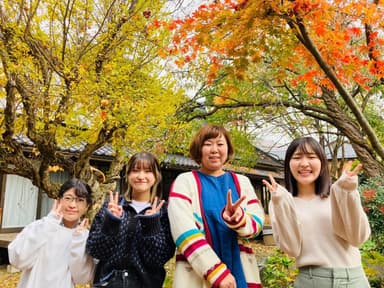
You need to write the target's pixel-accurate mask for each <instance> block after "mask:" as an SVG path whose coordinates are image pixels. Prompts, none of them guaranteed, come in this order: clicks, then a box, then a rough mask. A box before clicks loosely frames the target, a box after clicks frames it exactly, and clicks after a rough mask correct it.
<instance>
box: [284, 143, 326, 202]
mask: <svg viewBox="0 0 384 288" xmlns="http://www.w3.org/2000/svg"><path fill="white" fill-rule="evenodd" d="M309 148H311V149H312V150H313V152H314V153H315V154H316V155H317V157H319V159H320V162H321V170H320V174H319V177H318V178H317V179H316V181H315V193H316V195H320V197H321V198H326V197H328V195H329V192H330V186H331V178H330V175H329V169H328V161H327V157H326V156H325V152H324V149H323V147H321V146H320V144H319V142H317V141H316V140H315V139H314V138H312V137H301V138H297V139H295V140H293V141H292V142H291V144H289V146H288V149H287V152H286V153H285V160H284V177H285V187H286V188H287V190H288V191H289V192H291V193H292V195H293V196H297V195H298V193H299V191H298V189H297V181H296V179H295V178H294V177H293V175H292V172H291V169H290V167H289V162H290V161H291V158H292V155H293V154H294V153H295V151H296V150H298V151H300V152H301V153H303V154H309Z"/></svg>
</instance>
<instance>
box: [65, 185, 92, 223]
mask: <svg viewBox="0 0 384 288" xmlns="http://www.w3.org/2000/svg"><path fill="white" fill-rule="evenodd" d="M60 204H61V212H62V213H63V223H64V225H65V226H66V227H74V226H75V225H76V224H77V223H78V221H79V219H80V218H81V217H82V216H83V215H84V214H85V212H87V209H88V203H87V199H86V198H84V197H77V196H76V193H75V188H71V189H69V190H67V191H66V192H64V194H63V197H62V198H61V199H60Z"/></svg>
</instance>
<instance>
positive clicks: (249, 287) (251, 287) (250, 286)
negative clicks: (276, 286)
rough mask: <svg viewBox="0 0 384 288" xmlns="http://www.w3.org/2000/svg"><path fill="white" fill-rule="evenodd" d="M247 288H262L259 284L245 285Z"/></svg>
mask: <svg viewBox="0 0 384 288" xmlns="http://www.w3.org/2000/svg"><path fill="white" fill-rule="evenodd" d="M247 286H248V288H263V285H261V284H260V283H247Z"/></svg>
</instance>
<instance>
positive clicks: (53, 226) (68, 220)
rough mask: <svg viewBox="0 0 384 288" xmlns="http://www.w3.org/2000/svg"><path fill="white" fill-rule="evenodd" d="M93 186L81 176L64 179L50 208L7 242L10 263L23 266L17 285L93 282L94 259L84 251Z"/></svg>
mask: <svg viewBox="0 0 384 288" xmlns="http://www.w3.org/2000/svg"><path fill="white" fill-rule="evenodd" d="M91 197H92V190H91V188H90V187H89V185H88V184H87V183H85V182H84V181H82V180H79V179H71V180H68V181H67V182H65V183H64V184H63V185H62V186H61V188H60V190H59V193H58V199H56V200H55V202H54V204H53V207H52V210H51V212H50V213H49V214H48V215H47V216H46V217H44V218H42V219H39V220H37V221H34V222H32V223H31V224H29V225H27V226H26V227H25V228H24V229H23V230H22V231H21V232H20V233H19V234H18V235H17V237H16V239H15V240H13V241H12V242H11V243H10V244H9V246H8V255H9V261H10V263H11V264H12V265H13V266H15V267H16V268H18V269H20V270H22V275H21V278H20V281H19V284H18V288H41V287H55V288H73V287H75V284H86V283H90V282H91V280H92V278H93V272H94V266H95V265H94V262H93V259H92V257H91V256H89V255H88V254H87V253H86V252H85V245H86V241H87V237H88V229H87V226H88V219H86V218H84V219H82V220H81V218H82V217H83V216H84V214H85V213H86V212H87V210H88V207H89V206H90V204H91V203H92V198H91Z"/></svg>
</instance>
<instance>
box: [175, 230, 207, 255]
mask: <svg viewBox="0 0 384 288" xmlns="http://www.w3.org/2000/svg"><path fill="white" fill-rule="evenodd" d="M198 239H204V234H203V233H201V232H200V230H197V229H191V230H188V231H186V232H184V233H183V234H181V235H180V236H179V237H178V238H177V239H176V241H175V244H176V247H178V248H179V249H180V250H181V251H183V250H184V247H185V246H188V244H190V243H193V242H195V241H198Z"/></svg>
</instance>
